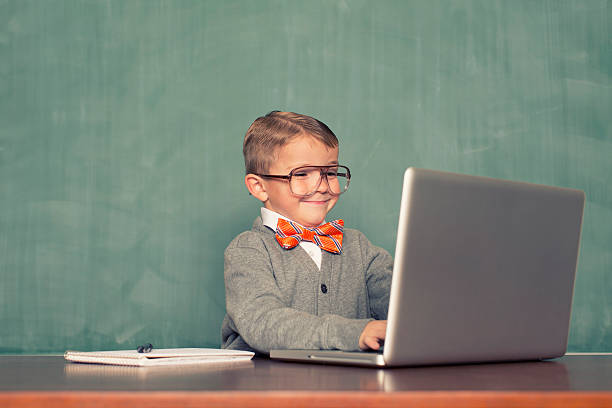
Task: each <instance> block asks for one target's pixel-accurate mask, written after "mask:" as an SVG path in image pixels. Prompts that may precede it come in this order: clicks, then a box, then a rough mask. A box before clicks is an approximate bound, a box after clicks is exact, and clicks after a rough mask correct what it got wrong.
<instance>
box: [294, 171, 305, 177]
mask: <svg viewBox="0 0 612 408" xmlns="http://www.w3.org/2000/svg"><path fill="white" fill-rule="evenodd" d="M306 176H308V173H306V172H305V171H298V172H297V173H293V177H302V178H304V177H306Z"/></svg>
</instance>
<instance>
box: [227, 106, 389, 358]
mask: <svg viewBox="0 0 612 408" xmlns="http://www.w3.org/2000/svg"><path fill="white" fill-rule="evenodd" d="M243 153H244V160H245V166H246V177H245V184H246V186H247V189H248V190H249V192H250V194H251V195H253V196H254V197H255V198H257V199H258V200H260V201H261V202H262V203H263V207H262V208H261V217H258V218H257V219H256V220H255V222H254V224H253V227H252V229H251V230H250V231H246V232H243V233H242V234H240V235H238V236H237V237H236V238H235V239H234V240H233V241H232V242H231V243H230V244H229V246H228V247H227V249H226V250H225V293H226V309H227V314H226V316H225V319H224V321H223V325H222V328H221V334H222V339H223V343H222V347H223V348H230V349H243V350H253V351H256V352H259V353H269V351H270V350H272V349H339V350H357V349H362V350H366V349H374V350H377V349H379V348H380V345H381V344H382V343H383V341H384V338H385V330H386V325H387V322H386V318H387V309H388V305H389V289H390V285H391V271H392V267H393V260H392V258H391V256H390V255H389V253H388V252H387V251H385V250H383V249H381V248H378V247H375V246H373V245H372V244H370V242H369V241H368V240H367V238H366V237H365V236H364V235H363V234H362V233H360V232H359V231H357V230H353V229H348V228H347V229H344V228H343V225H344V223H343V221H342V220H336V221H332V222H330V223H327V224H325V217H326V215H327V213H328V212H329V211H330V210H331V209H332V208H333V207H334V205H335V204H336V202H337V201H338V197H339V195H340V194H342V193H343V192H344V191H345V190H346V189H347V188H348V183H349V181H350V171H349V169H348V168H346V167H344V166H341V165H339V163H338V139H337V138H336V136H335V135H334V133H333V132H332V131H331V130H330V129H329V128H328V127H327V126H326V125H325V124H324V123H322V122H320V121H318V120H316V119H314V118H312V117H309V116H306V115H300V114H296V113H292V112H278V111H273V112H270V113H269V114H267V115H266V116H263V117H260V118H257V119H256V120H255V121H254V122H253V124H252V125H251V127H250V128H249V129H248V131H247V133H246V136H245V138H244V145H243ZM322 224H324V225H322ZM374 319H376V320H374Z"/></svg>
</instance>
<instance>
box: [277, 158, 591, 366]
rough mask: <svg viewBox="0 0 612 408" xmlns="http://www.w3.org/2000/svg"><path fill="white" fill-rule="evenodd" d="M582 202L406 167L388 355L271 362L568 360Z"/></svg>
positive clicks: (298, 356) (301, 355)
mask: <svg viewBox="0 0 612 408" xmlns="http://www.w3.org/2000/svg"><path fill="white" fill-rule="evenodd" d="M584 202H585V195H584V192H582V191H580V190H573V189H567V188H559V187H549V186H543V185H537V184H529V183H520V182H512V181H505V180H498V179H493V178H486V177H477V176H468V175H460V174H454V173H447V172H441V171H433V170H424V169H416V168H409V169H408V170H406V173H405V175H404V186H403V191H402V202H401V207H400V215H399V223H398V233H397V243H396V249H395V263H394V267H393V279H392V284H391V296H390V301H389V313H388V321H387V333H386V340H385V345H384V351H382V352H344V351H333V350H272V351H271V352H270V357H271V358H273V359H281V360H289V361H301V362H312V363H336V364H350V365H364V366H379V367H380V366H408V365H434V364H457V363H481V362H500V361H516V360H538V359H550V358H555V357H560V356H562V355H564V354H565V351H566V348H567V338H568V331H569V322H570V311H571V305H572V296H573V291H574V277H575V273H576V265H577V260H578V248H579V243H580V231H581V226H582V213H583V209H584Z"/></svg>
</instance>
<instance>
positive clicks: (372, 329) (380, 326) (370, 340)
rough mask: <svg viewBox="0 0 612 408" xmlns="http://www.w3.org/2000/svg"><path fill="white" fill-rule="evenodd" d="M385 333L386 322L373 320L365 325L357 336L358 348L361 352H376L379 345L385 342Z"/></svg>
mask: <svg viewBox="0 0 612 408" xmlns="http://www.w3.org/2000/svg"><path fill="white" fill-rule="evenodd" d="M386 332H387V321H386V320H373V321H371V322H370V323H368V324H366V327H364V328H363V331H362V332H361V334H360V335H359V348H360V349H362V350H367V349H372V350H378V349H379V348H380V345H381V344H384V342H385V333H386Z"/></svg>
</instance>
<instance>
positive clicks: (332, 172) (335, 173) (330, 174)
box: [327, 170, 338, 177]
mask: <svg viewBox="0 0 612 408" xmlns="http://www.w3.org/2000/svg"><path fill="white" fill-rule="evenodd" d="M337 176H338V171H337V170H327V177H337Z"/></svg>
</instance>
